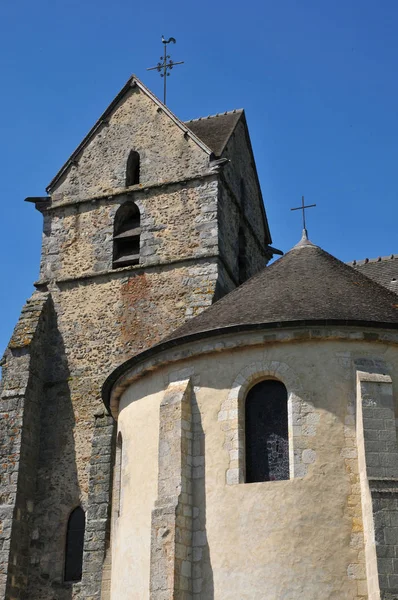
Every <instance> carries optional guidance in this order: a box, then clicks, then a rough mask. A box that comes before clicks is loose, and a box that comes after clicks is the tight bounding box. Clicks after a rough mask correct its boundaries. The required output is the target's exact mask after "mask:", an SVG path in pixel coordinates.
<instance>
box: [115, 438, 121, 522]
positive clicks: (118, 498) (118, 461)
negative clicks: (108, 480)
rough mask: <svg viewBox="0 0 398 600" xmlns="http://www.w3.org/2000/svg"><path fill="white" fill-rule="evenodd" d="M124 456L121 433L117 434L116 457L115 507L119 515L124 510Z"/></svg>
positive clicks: (118, 515)
mask: <svg viewBox="0 0 398 600" xmlns="http://www.w3.org/2000/svg"><path fill="white" fill-rule="evenodd" d="M122 456H123V440H122V434H121V433H119V435H118V436H117V444H116V457H115V509H116V516H117V517H120V514H121V512H122Z"/></svg>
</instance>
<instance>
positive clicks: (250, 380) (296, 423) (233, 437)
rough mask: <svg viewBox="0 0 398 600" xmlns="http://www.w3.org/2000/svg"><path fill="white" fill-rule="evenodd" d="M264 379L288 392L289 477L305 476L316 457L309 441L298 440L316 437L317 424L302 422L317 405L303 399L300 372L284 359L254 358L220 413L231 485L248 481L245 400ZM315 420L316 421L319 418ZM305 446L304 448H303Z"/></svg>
mask: <svg viewBox="0 0 398 600" xmlns="http://www.w3.org/2000/svg"><path fill="white" fill-rule="evenodd" d="M263 379H277V380H279V381H281V382H282V383H283V384H284V385H285V386H286V389H287V392H288V428H289V465H290V478H291V479H292V478H293V477H302V476H304V475H305V474H306V473H307V469H308V464H310V463H311V462H313V461H314V459H315V458H314V454H313V452H312V451H311V449H310V448H307V447H306V446H308V444H304V445H303V444H300V443H297V442H298V441H299V438H301V437H302V436H303V435H304V436H307V437H313V435H314V434H315V432H314V427H315V426H316V423H315V422H314V425H313V427H312V428H310V429H304V428H302V427H301V425H300V423H301V422H302V416H303V414H305V416H307V415H308V414H309V413H314V407H313V406H312V405H311V404H309V403H308V402H305V401H304V400H303V397H304V395H305V394H304V391H303V389H302V385H301V381H300V378H299V377H298V375H297V373H296V372H295V371H294V370H293V369H292V368H291V367H290V366H289V365H287V364H286V363H283V362H278V361H266V362H253V363H251V364H249V365H247V366H246V367H245V368H244V369H242V371H241V372H240V373H238V375H237V376H236V377H235V380H234V382H233V384H232V387H231V390H230V392H229V394H228V396H227V398H226V399H225V400H224V402H223V403H222V405H221V408H220V411H219V413H218V421H219V422H220V423H221V428H222V429H223V431H224V449H225V450H226V451H227V452H228V454H229V465H228V469H227V472H226V483H227V484H228V485H234V484H237V483H244V481H245V449H244V438H245V429H244V427H245V425H244V410H243V409H244V402H245V398H246V395H247V393H248V391H249V390H250V388H251V387H253V386H254V385H255V384H256V383H258V382H259V381H261V380H263ZM314 420H315V421H316V418H315V419H314ZM307 434H309V436H308V435H307ZM307 441H308V440H307ZM303 446H304V450H301V448H303ZM298 447H300V449H298ZM308 450H309V452H308Z"/></svg>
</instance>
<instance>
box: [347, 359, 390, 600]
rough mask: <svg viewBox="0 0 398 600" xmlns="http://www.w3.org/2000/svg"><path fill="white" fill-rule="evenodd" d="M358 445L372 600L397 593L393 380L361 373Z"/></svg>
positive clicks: (368, 573) (383, 376)
mask: <svg viewBox="0 0 398 600" xmlns="http://www.w3.org/2000/svg"><path fill="white" fill-rule="evenodd" d="M357 443H358V462H359V472H360V483H361V495H362V512H363V522H364V537H365V557H366V572H367V579H368V594H369V600H379V599H381V600H393V599H394V598H396V597H397V594H398V445H397V435H396V427H395V407H394V397H393V393H392V381H391V377H390V376H389V375H386V374H383V373H374V372H364V371H357Z"/></svg>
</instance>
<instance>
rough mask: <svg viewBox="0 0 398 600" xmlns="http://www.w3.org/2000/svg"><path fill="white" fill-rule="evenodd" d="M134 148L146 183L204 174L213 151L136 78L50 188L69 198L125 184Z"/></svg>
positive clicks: (142, 179) (81, 196) (118, 97)
mask: <svg viewBox="0 0 398 600" xmlns="http://www.w3.org/2000/svg"><path fill="white" fill-rule="evenodd" d="M131 150H135V151H136V152H138V153H139V155H140V185H142V186H143V187H145V185H148V184H151V183H157V184H159V183H162V182H168V181H175V180H179V179H181V178H186V177H192V176H195V175H197V174H200V173H201V172H202V171H203V170H205V169H207V168H208V164H209V158H210V156H211V154H212V152H211V150H210V149H209V148H208V147H207V146H206V145H205V144H204V143H203V142H202V141H201V140H199V138H197V137H196V136H195V134H194V133H193V132H191V131H190V130H189V129H188V128H187V127H186V126H185V125H184V124H183V123H182V122H181V121H179V120H178V119H177V117H175V115H173V113H171V111H169V110H168V109H167V107H165V106H164V105H163V104H162V103H161V102H160V101H159V100H158V99H157V98H156V97H155V96H153V95H152V94H151V93H150V92H149V90H147V89H146V88H145V86H143V84H141V82H139V81H138V80H137V79H136V78H132V79H131V80H129V82H128V83H127V84H126V86H125V87H124V88H123V90H122V91H121V92H120V94H119V95H118V96H117V97H116V98H115V100H114V101H113V102H112V104H111V105H110V106H109V107H108V109H107V110H106V111H105V113H104V114H103V115H102V117H101V118H100V119H99V121H97V123H96V124H95V126H94V127H93V128H92V130H91V131H90V132H89V134H88V135H87V136H86V137H85V138H84V140H83V141H82V142H81V144H80V145H79V146H78V148H77V149H76V150H75V152H74V153H73V154H72V156H71V157H70V159H69V160H68V161H67V163H65V165H64V166H63V167H62V169H61V170H60V171H59V173H58V174H57V175H56V177H55V178H54V179H53V180H52V182H51V183H50V185H49V186H48V188H47V190H48V191H49V192H50V193H56V194H57V195H60V197H61V198H62V199H63V200H66V199H67V200H71V199H72V198H73V199H75V198H76V197H80V198H88V197H93V196H94V197H95V196H97V195H101V194H106V193H108V192H111V191H113V190H115V189H116V190H117V189H119V188H123V187H125V183H126V164H127V160H128V156H129V154H130V152H131ZM61 198H60V199H61Z"/></svg>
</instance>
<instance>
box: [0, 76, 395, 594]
mask: <svg viewBox="0 0 398 600" xmlns="http://www.w3.org/2000/svg"><path fill="white" fill-rule="evenodd" d="M26 200H27V201H28V202H30V203H32V204H34V206H35V208H36V209H37V210H38V211H40V212H41V213H42V215H43V237H42V254H41V264H40V274H39V278H38V280H37V281H36V282H35V288H36V291H35V292H34V293H33V295H32V296H31V298H30V299H29V300H28V301H27V303H26V305H25V306H24V308H23V310H22V313H21V316H20V319H19V321H18V323H17V324H16V326H15V329H14V332H13V335H12V337H11V340H10V342H9V345H8V347H7V349H6V352H5V354H4V356H3V358H2V360H1V366H2V380H1V384H0V386H1V387H0V403H1V409H0V410H1V419H0V427H1V445H0V452H1V473H2V477H1V504H0V540H1V553H0V561H1V565H0V599H4V600H72V599H73V600H146V599H148V600H173V599H175V600H360V599H361V600H365V599H368V600H394V599H395V600H396V599H397V598H398V445H397V434H396V404H397V400H398V396H397V380H398V296H397V293H398V283H397V280H398V260H397V257H396V256H394V255H392V256H391V257H385V258H380V259H374V260H365V261H360V262H358V263H357V262H353V263H351V264H344V263H342V262H341V261H339V260H338V259H337V258H335V257H333V256H331V255H330V254H329V253H328V252H326V251H325V250H324V249H322V248H320V247H319V246H317V245H315V244H314V243H312V241H311V240H310V239H309V238H308V235H307V232H306V230H304V231H303V235H302V238H301V240H298V241H297V244H296V245H295V246H294V247H293V248H292V249H291V250H290V251H289V252H287V253H286V254H285V255H282V252H281V251H279V250H277V249H276V248H275V247H273V245H272V243H273V242H272V238H271V233H270V227H269V224H268V220H267V215H266V212H265V208H264V203H263V199H262V195H261V189H260V185H259V181H258V176H257V171H256V165H255V160H254V156H253V151H252V147H251V143H250V136H249V131H248V127H247V123H246V118H245V114H244V111H243V110H234V111H230V112H225V113H222V114H217V115H214V116H210V117H205V118H201V119H196V120H193V121H189V122H182V121H180V120H179V119H178V117H177V116H176V115H174V114H173V113H172V112H171V111H170V109H169V108H168V107H167V106H165V104H163V103H162V102H161V101H160V100H159V99H158V98H156V97H155V96H154V95H153V93H152V92H151V91H150V90H149V89H148V88H147V87H146V86H145V85H144V84H143V83H142V82H141V81H140V80H139V79H138V78H137V77H135V76H132V77H131V78H130V79H129V80H128V81H127V83H126V85H125V86H124V87H123V88H122V90H121V91H120V92H119V94H118V95H117V96H116V97H115V99H114V100H113V102H112V103H111V104H110V106H109V107H108V108H107V109H106V110H105V112H104V113H103V114H102V116H101V117H100V118H99V119H98V121H97V122H96V123H95V125H94V126H93V128H92V129H91V130H90V131H89V133H88V134H87V136H86V137H85V138H84V139H83V140H82V142H81V143H80V144H79V146H78V147H77V148H76V150H75V151H74V152H73V154H72V155H71V157H70V158H69V159H68V160H67V162H66V163H65V164H64V166H63V167H62V168H61V169H60V171H59V172H58V173H57V174H56V175H55V177H54V178H53V179H52V181H51V182H50V184H49V185H48V187H47V195H46V196H43V197H32V198H27V199H26ZM275 256H277V257H278V258H277V260H275V261H274V262H272V263H271V264H269V263H270V261H271V259H272V258H273V257H275ZM267 265H268V266H267Z"/></svg>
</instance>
